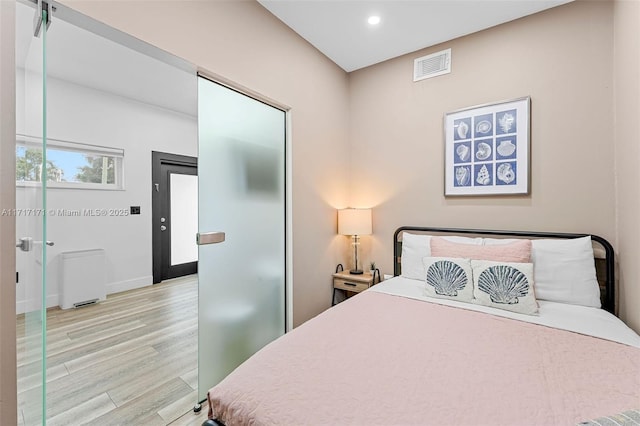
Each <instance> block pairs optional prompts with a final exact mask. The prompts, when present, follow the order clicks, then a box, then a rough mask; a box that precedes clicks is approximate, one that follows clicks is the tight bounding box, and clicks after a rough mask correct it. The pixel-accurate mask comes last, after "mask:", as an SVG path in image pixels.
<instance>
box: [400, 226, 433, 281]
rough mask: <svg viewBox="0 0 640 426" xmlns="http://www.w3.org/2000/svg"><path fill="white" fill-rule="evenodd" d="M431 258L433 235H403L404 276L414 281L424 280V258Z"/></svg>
mask: <svg viewBox="0 0 640 426" xmlns="http://www.w3.org/2000/svg"><path fill="white" fill-rule="evenodd" d="M429 256H431V235H416V234H409V233H408V232H403V233H402V257H401V258H400V267H401V272H402V276H403V277H405V278H411V279H414V280H424V266H423V265H422V258H423V257H429Z"/></svg>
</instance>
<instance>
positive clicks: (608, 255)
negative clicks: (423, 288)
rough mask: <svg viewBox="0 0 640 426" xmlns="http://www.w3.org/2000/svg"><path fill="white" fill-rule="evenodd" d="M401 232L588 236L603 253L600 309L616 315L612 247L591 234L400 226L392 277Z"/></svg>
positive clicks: (598, 264) (397, 272)
mask: <svg viewBox="0 0 640 426" xmlns="http://www.w3.org/2000/svg"><path fill="white" fill-rule="evenodd" d="M403 231H418V232H422V233H430V232H433V233H437V234H473V235H493V236H499V237H519V238H529V239H535V238H581V237H586V236H590V237H591V240H592V241H595V242H597V243H598V244H600V245H601V246H602V248H603V249H604V252H605V258H604V259H598V258H597V259H596V271H597V277H598V283H599V284H600V300H601V303H602V309H605V310H607V311H609V312H611V313H612V314H614V315H616V298H615V291H616V289H615V287H616V280H615V256H614V252H613V246H612V245H611V244H610V243H609V242H608V241H607V240H605V239H604V238H602V237H599V236H597V235H592V234H564V233H555V232H528V231H495V230H487V229H456V228H428V227H421V226H402V227H400V228H398V229H397V230H396V232H395V233H394V234H393V242H394V244H393V275H395V276H398V275H400V254H401V253H402V241H399V240H398V237H399V236H400V233H401V232H403Z"/></svg>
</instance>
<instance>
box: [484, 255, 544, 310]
mask: <svg viewBox="0 0 640 426" xmlns="http://www.w3.org/2000/svg"><path fill="white" fill-rule="evenodd" d="M471 267H472V269H473V297H474V298H475V302H476V303H478V304H480V305H485V306H491V307H492V308H498V309H504V310H506V311H512V312H518V313H520V314H526V315H534V314H536V313H537V312H538V303H537V302H536V297H535V294H534V290H533V286H534V284H533V264H532V263H510V262H491V261H488V260H471Z"/></svg>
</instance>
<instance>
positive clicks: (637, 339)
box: [205, 227, 640, 426]
mask: <svg viewBox="0 0 640 426" xmlns="http://www.w3.org/2000/svg"><path fill="white" fill-rule="evenodd" d="M453 236H455V238H454V237H453ZM425 238H427V239H428V240H427V241H429V243H428V247H429V249H427V248H426V247H425V246H424V244H425ZM585 239H586V240H587V244H588V249H587V251H588V252H589V256H591V259H590V265H587V266H585V267H584V268H582V269H586V270H589V271H588V272H586V273H583V272H584V271H582V269H580V270H575V269H572V267H576V266H580V265H581V264H580V262H578V260H581V261H582V262H583V263H582V264H585V263H584V260H585V259H584V252H585V250H582V254H580V255H575V253H574V252H575V251H576V250H575V247H577V243H578V242H580V244H581V246H580V247H582V249H584V247H585V246H584V244H585ZM403 242H404V243H405V245H404V247H403ZM592 242H593V243H594V244H595V247H594V246H592ZM410 243H411V244H412V247H411V248H410V247H409V244H410ZM436 243H437V244H436ZM442 244H444V249H443V247H442V246H441V245H442ZM452 244H453V245H454V246H451V245H452ZM471 246H476V247H475V248H474V247H471ZM516 246H517V247H524V246H529V247H530V252H529V256H530V258H531V259H533V261H532V262H510V261H509V260H510V259H511V257H509V256H516V254H518V253H519V252H518V250H519V249H514V247H516ZM451 247H453V248H454V249H455V250H458V249H461V250H462V252H464V253H466V254H468V253H472V255H473V256H476V255H477V256H478V257H479V259H477V260H473V261H471V260H469V262H467V260H468V259H467V258H465V257H463V256H451V257H443V256H442V254H443V253H450V250H451ZM486 247H489V248H486ZM436 249H437V250H439V251H437V250H436ZM412 250H413V251H412ZM424 250H427V253H426V254H427V256H424V254H425V251H424ZM429 250H430V251H429ZM442 250H445V251H444V252H443V251H442ZM447 250H448V251H447ZM455 250H454V251H455ZM465 250H471V251H470V252H469V251H467V252H465ZM474 250H475V251H474ZM498 252H499V253H501V255H506V256H507V260H506V261H504V260H490V259H489V260H487V259H484V258H483V256H485V253H490V254H489V255H487V256H489V257H492V256H496V254H495V253H498ZM568 252H569V253H568ZM477 253H481V254H477ZM567 253H568V254H567ZM436 255H437V256H436ZM518 255H520V254H518ZM521 255H522V256H526V253H524V254H521ZM574 255H575V256H574ZM580 256H582V259H578V258H579V257H580ZM594 256H595V260H594ZM418 261H420V262H421V263H418ZM411 262H413V263H411ZM430 262H431V263H430ZM456 262H458V263H456ZM547 262H549V263H547ZM443 265H444V266H443ZM508 265H512V266H513V267H511V269H509V274H510V275H509V277H514V276H515V277H517V278H518V280H519V281H517V282H518V283H520V284H518V285H520V287H518V288H517V291H518V292H519V293H517V295H518V297H516V298H515V300H516V302H513V298H512V299H510V301H508V302H505V301H504V300H503V299H500V297H501V296H500V294H498V295H496V294H493V293H491V292H490V291H488V290H487V291H485V290H486V289H485V290H482V289H483V288H484V287H482V282H483V281H482V277H485V278H486V277H489V278H491V277H492V275H491V274H490V273H489V271H490V272H491V273H492V274H493V273H497V272H501V271H505V270H507V269H505V268H509V266H508ZM558 265H561V267H559V266H558ZM563 265H566V267H565V266H563ZM436 266H437V267H436ZM445 266H446V267H447V268H448V269H447V268H444V267H445ZM452 266H453V267H454V268H455V267H458V269H460V268H463V267H464V268H467V267H468V268H472V269H469V277H472V281H473V282H472V284H473V285H472V288H473V290H474V291H476V290H478V293H473V294H474V295H475V296H478V299H475V298H474V299H473V300H472V302H473V303H471V302H469V301H468V300H462V299H457V298H458V297H462V296H463V293H464V297H467V296H468V294H467V293H466V291H467V290H465V289H466V288H468V286H467V287H460V286H458V287H457V290H455V291H449V293H446V292H444V293H443V292H440V293H438V294H436V296H435V297H434V296H433V294H431V293H429V291H431V292H433V291H434V289H435V291H436V292H437V291H438V288H439V287H438V285H434V284H433V282H434V281H433V279H431V278H432V277H433V275H431V276H430V275H429V274H430V273H431V272H433V271H435V272H434V273H439V274H440V275H438V276H439V277H440V276H442V275H443V274H444V275H446V276H447V277H449V276H451V274H450V273H449V272H450V270H451V267H452ZM543 267H544V268H546V269H543ZM412 268H414V269H412ZM443 268H444V269H443ZM527 268H529V269H527ZM534 268H537V269H534ZM590 268H593V269H594V270H593V271H591V270H590ZM454 270H455V271H458V270H457V269H454ZM442 271H445V272H446V274H445V273H444V272H442ZM478 271H479V272H478ZM496 271H497V272H496ZM514 271H516V272H521V273H522V274H524V275H523V276H526V277H527V278H528V279H529V281H530V283H529V287H528V288H529V290H530V291H529V293H526V292H523V291H522V285H523V284H522V282H523V281H522V277H520V276H519V275H514ZM458 272H459V271H458ZM476 272H478V273H476ZM533 272H535V274H537V276H538V277H539V279H540V285H539V287H536V284H537V282H536V281H535V278H536V275H535V274H533ZM412 274H413V277H412ZM416 274H417V275H416ZM425 274H426V275H427V277H426V281H425V278H424V275H425ZM447 274H448V275H447ZM527 274H528V275H527ZM563 274H564V275H563ZM567 274H570V276H571V277H576V278H571V283H570V284H569V285H568V286H565V287H566V288H567V289H568V290H567V292H566V293H562V292H560V291H559V289H560V288H563V289H564V288H565V287H561V286H556V287H554V286H551V287H550V288H545V285H547V284H549V283H547V282H546V281H545V280H547V279H548V280H550V283H551V284H553V285H555V283H556V282H554V281H553V280H556V281H557V280H558V279H560V280H565V281H566V280H567ZM430 277H431V278H430ZM582 278H584V279H585V282H587V281H588V282H589V285H590V286H591V287H589V291H590V292H591V293H589V292H587V291H583V290H582V288H580V287H579V285H582V284H579V283H581V282H582V281H580V280H582ZM510 279H511V278H510ZM451 281H453V280H452V279H449V280H448V281H447V282H448V283H449V284H450V282H451ZM485 281H486V280H485ZM524 281H526V280H524ZM574 281H575V282H574ZM447 285H448V284H447ZM593 286H595V288H596V290H595V291H597V292H598V293H599V294H597V295H595V297H596V298H597V299H598V300H594V294H593V291H594V290H593ZM512 287H513V286H512ZM479 289H480V290H479ZM576 289H578V290H576ZM440 290H442V288H440ZM445 290H446V289H445ZM481 290H482V291H481ZM490 290H492V291H494V293H495V288H492V289H490ZM512 290H513V289H511V290H509V291H512ZM442 291H444V290H442ZM504 292H506V290H505V291H504ZM504 292H503V293H504ZM512 292H513V291H512ZM454 293H455V295H454ZM485 293H486V294H485ZM498 293H499V292H498ZM525 293H526V294H525ZM574 293H575V294H574ZM486 295H490V297H489V299H488V300H489V302H488V303H487V304H480V302H481V301H482V300H481V297H480V296H482V297H484V296H486ZM536 295H537V296H539V297H538V299H537V300H536V299H535V297H536ZM532 297H533V302H532V299H531V298H532ZM567 298H568V299H567ZM546 299H550V300H546ZM565 299H566V300H567V302H565ZM557 300H561V301H557ZM482 303H484V302H482ZM496 306H498V308H496ZM527 309H528V310H530V311H535V312H529V311H526V310H527ZM525 311H526V312H525ZM615 312H616V304H615V262H614V253H613V248H612V247H611V245H610V244H609V243H608V242H607V241H606V240H604V239H603V238H600V237H598V236H592V235H581V234H557V233H539V232H536V233H532V232H510V231H488V230H461V229H442V228H424V227H402V228H399V229H398V230H397V231H396V233H395V234H394V278H392V279H389V280H385V281H383V282H382V283H380V284H377V285H375V286H373V287H371V288H370V289H369V290H367V291H365V292H363V293H361V294H359V295H357V296H355V297H352V298H349V299H347V300H346V301H344V302H342V303H340V304H338V305H336V306H335V307H332V308H331V309H328V310H327V311H325V312H323V313H322V314H320V315H318V316H317V317H316V318H314V319H312V320H310V321H308V322H306V323H304V324H302V325H301V326H299V327H297V328H296V329H294V330H292V331H291V332H289V333H287V334H286V335H285V336H283V337H281V338H279V339H277V340H276V341H274V342H272V343H270V344H269V345H267V346H265V347H264V348H263V349H261V350H260V351H259V352H258V353H256V354H255V355H254V356H253V357H251V358H250V359H248V360H247V361H246V362H244V363H243V364H242V365H240V366H239V367H238V368H237V369H236V370H235V371H233V372H232V373H231V374H230V375H229V376H228V377H227V378H225V379H224V380H223V381H222V382H220V383H219V384H218V385H216V386H214V387H213V388H212V389H211V390H210V391H209V392H208V401H209V418H210V420H208V421H207V422H206V423H205V424H209V425H213V424H218V425H220V424H224V425H227V426H232V425H244V424H255V425H302V424H308V425H330V424H331V425H336V424H341V425H372V424H385V425H427V424H429V425H556V424H579V423H581V424H594V425H595V424H624V421H627V420H628V421H629V422H632V421H635V422H637V423H629V424H640V410H638V409H639V408H640V336H638V335H637V334H636V333H635V332H633V331H632V330H631V329H630V328H628V327H627V326H626V325H625V324H624V323H623V322H622V321H620V320H619V319H618V318H617V317H616V316H615V315H614V313H615ZM603 418H608V419H609V420H603ZM611 419H614V420H611ZM634 419H635V420H634ZM607 421H608V422H609V423H607ZM614 421H615V423H611V422H614ZM590 422H591V423H590Z"/></svg>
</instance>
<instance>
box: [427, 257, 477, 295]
mask: <svg viewBox="0 0 640 426" xmlns="http://www.w3.org/2000/svg"><path fill="white" fill-rule="evenodd" d="M422 264H423V265H424V270H425V287H424V293H425V295H426V296H429V297H437V298H441V299H451V300H458V301H461V302H471V301H472V300H473V275H472V270H471V260H469V259H463V258H449V257H425V258H423V259H422Z"/></svg>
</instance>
